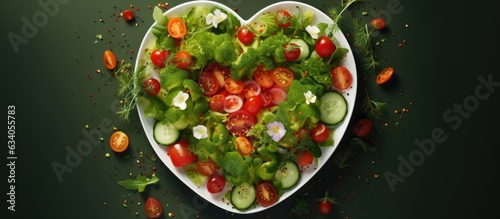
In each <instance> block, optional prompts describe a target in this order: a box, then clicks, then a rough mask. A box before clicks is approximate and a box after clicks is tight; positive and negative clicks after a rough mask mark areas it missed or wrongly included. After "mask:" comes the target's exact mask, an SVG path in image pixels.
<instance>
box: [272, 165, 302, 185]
mask: <svg viewBox="0 0 500 219" xmlns="http://www.w3.org/2000/svg"><path fill="white" fill-rule="evenodd" d="M274 179H275V180H276V181H281V186H282V188H283V189H290V188H292V187H294V186H295V185H297V183H298V182H299V179H300V169H299V165H297V164H296V163H295V162H293V161H286V162H285V165H284V166H283V168H282V169H279V170H278V172H276V175H275V176H274Z"/></svg>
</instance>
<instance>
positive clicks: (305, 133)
mask: <svg viewBox="0 0 500 219" xmlns="http://www.w3.org/2000/svg"><path fill="white" fill-rule="evenodd" d="M295 136H296V137H297V139H298V142H302V138H304V137H306V138H307V137H310V136H309V131H307V130H306V129H304V128H301V129H299V130H298V131H296V132H295Z"/></svg>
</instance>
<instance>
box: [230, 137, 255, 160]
mask: <svg viewBox="0 0 500 219" xmlns="http://www.w3.org/2000/svg"><path fill="white" fill-rule="evenodd" d="M234 145H235V146H236V150H237V151H238V153H240V154H241V156H248V155H250V154H252V152H253V146H252V143H250V140H248V138H246V137H245V136H238V137H237V138H236V141H235V142H234Z"/></svg>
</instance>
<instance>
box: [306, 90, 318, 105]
mask: <svg viewBox="0 0 500 219" xmlns="http://www.w3.org/2000/svg"><path fill="white" fill-rule="evenodd" d="M304 96H305V97H306V103H307V104H310V103H314V102H316V95H314V94H313V93H312V92H311V91H310V90H309V91H307V92H305V93H304Z"/></svg>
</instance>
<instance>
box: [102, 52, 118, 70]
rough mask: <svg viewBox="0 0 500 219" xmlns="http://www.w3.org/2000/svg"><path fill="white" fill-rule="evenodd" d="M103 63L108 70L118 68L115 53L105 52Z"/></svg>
mask: <svg viewBox="0 0 500 219" xmlns="http://www.w3.org/2000/svg"><path fill="white" fill-rule="evenodd" d="M102 61H103V62H104V66H106V68H107V69H109V70H113V69H115V68H116V56H115V54H114V53H113V52H111V50H106V51H104V55H103V57H102Z"/></svg>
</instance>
